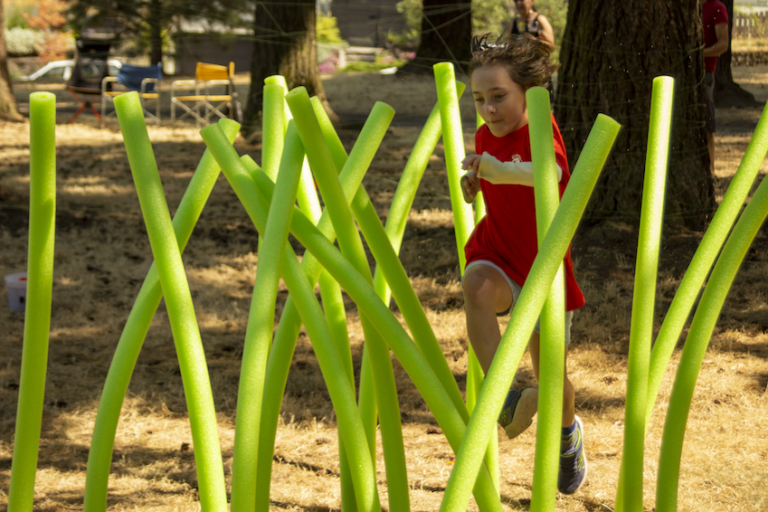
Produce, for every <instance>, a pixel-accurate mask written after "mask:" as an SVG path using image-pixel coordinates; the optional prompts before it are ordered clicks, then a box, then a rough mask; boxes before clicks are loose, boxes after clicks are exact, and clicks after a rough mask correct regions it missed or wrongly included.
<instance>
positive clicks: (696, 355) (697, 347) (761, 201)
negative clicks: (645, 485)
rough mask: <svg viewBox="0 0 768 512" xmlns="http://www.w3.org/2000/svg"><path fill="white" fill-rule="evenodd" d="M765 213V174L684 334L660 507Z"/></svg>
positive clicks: (665, 441) (664, 449)
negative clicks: (716, 335)
mask: <svg viewBox="0 0 768 512" xmlns="http://www.w3.org/2000/svg"><path fill="white" fill-rule="evenodd" d="M766 215H768V180H766V179H765V178H763V181H762V183H760V186H759V187H758V188H757V190H756V191H755V194H754V195H753V196H752V199H750V201H749V204H747V207H746V208H745V209H744V213H742V214H741V218H739V221H738V222H737V223H736V226H735V227H734V228H733V233H731V236H729V237H728V242H726V244H725V247H723V252H722V254H721V255H720V257H719V258H718V259H717V263H716V264H715V268H714V269H713V270H712V276H711V277H710V278H709V282H708V283H707V286H706V288H704V293H703V294H702V296H701V301H700V302H699V307H698V308H697V309H696V314H695V315H694V317H693V322H692V323H691V330H690V331H689V332H688V336H687V337H686V340H685V346H684V347H683V354H682V356H681V358H680V364H679V366H678V369H677V376H676V377H675V384H674V386H673V388H672V395H671V396H670V398H669V407H668V408H667V419H666V421H665V422H664V435H663V437H662V440H661V455H660V457H659V476H658V482H657V486H656V510H657V511H658V512H673V511H675V510H677V491H678V485H679V480H680V460H681V458H682V452H683V440H684V436H685V428H686V424H687V421H688V413H689V411H690V408H691V400H692V399H693V392H694V389H695V387H696V380H697V379H698V376H699V371H700V370H701V365H702V363H703V362H704V356H705V354H706V351H707V346H708V345H709V340H710V339H711V337H712V332H713V331H714V329H715V325H716V324H717V319H718V317H719V316H720V311H721V310H722V307H723V304H724V303H725V299H726V297H727V296H728V291H729V290H730V288H731V285H732V284H733V279H734V278H735V277H736V273H737V272H738V270H739V267H740V266H741V263H742V262H743V261H744V256H745V255H746V254H747V250H748V249H749V246H750V245H751V244H752V241H753V240H754V239H755V237H756V236H757V233H758V232H759V231H760V227H761V226H762V225H763V222H765V218H766Z"/></svg>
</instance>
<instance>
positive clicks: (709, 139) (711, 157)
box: [707, 131, 715, 176]
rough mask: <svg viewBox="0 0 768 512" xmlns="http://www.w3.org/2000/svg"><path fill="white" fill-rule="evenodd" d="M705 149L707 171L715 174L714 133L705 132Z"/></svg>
mask: <svg viewBox="0 0 768 512" xmlns="http://www.w3.org/2000/svg"><path fill="white" fill-rule="evenodd" d="M707 149H708V150H709V173H710V174H711V175H712V176H714V175H715V134H714V133H713V132H709V131H708V132H707Z"/></svg>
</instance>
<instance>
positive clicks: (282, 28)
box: [242, 0, 338, 135]
mask: <svg viewBox="0 0 768 512" xmlns="http://www.w3.org/2000/svg"><path fill="white" fill-rule="evenodd" d="M272 75H283V76H284V77H285V80H286V81H287V82H288V88H289V89H293V88H295V87H298V86H304V87H306V88H307V92H308V93H309V95H310V96H315V95H316V96H317V97H318V98H320V100H321V101H322V103H323V105H324V106H325V110H326V111H327V112H328V115H329V116H330V117H331V120H333V121H338V117H337V116H336V114H335V113H334V112H333V110H332V109H331V108H330V106H329V105H328V100H327V98H326V96H325V91H324V90H323V84H322V82H321V81H320V71H319V70H318V67H317V45H316V40H315V1H314V0H298V1H294V2H286V3H285V4H283V3H277V2H274V3H268V4H266V5H265V4H264V3H261V2H258V3H257V4H256V13H255V21H254V43H253V60H252V61H251V89H250V91H249V93H248V101H247V105H246V107H245V113H244V118H243V128H242V131H243V133H244V134H245V135H250V134H251V133H253V132H254V131H256V130H257V129H258V128H259V124H260V120H259V117H260V116H259V114H260V113H261V110H262V105H263V104H264V98H263V87H264V79H265V78H267V77H268V76H272Z"/></svg>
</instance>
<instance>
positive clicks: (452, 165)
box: [432, 62, 499, 489]
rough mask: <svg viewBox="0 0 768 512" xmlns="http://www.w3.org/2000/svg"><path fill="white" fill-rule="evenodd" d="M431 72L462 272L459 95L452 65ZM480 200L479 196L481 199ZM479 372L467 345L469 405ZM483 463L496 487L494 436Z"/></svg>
mask: <svg viewBox="0 0 768 512" xmlns="http://www.w3.org/2000/svg"><path fill="white" fill-rule="evenodd" d="M432 67H433V69H434V73H435V84H436V86H437V100H438V104H439V105H440V120H441V123H442V128H443V148H444V151H445V168H446V175H447V179H448V190H449V191H450V196H451V210H452V211H453V226H454V233H455V235H456V249H457V250H458V254H459V272H460V273H461V275H462V276H463V275H464V267H466V265H467V259H466V255H465V254H464V246H466V245H467V241H468V240H469V236H470V234H472V230H473V229H474V227H475V219H474V217H473V215H472V205H470V204H468V203H466V202H464V195H463V194H462V192H461V176H462V169H461V161H462V160H463V159H464V157H465V152H464V136H463V134H462V131H461V129H462V125H461V110H460V109H459V98H458V95H457V94H456V89H455V87H454V86H453V84H454V83H455V81H456V77H455V74H454V71H453V64H451V63H450V62H440V63H438V64H435V65H434V66H432ZM481 201H482V199H481ZM482 382H483V373H482V371H481V367H480V362H479V361H478V360H477V356H476V355H475V351H474V350H473V349H472V345H471V343H470V344H469V358H468V364H467V404H468V405H472V407H473V408H474V403H475V400H476V397H477V392H478V390H479V389H480V387H481V386H482ZM487 464H488V466H489V468H490V470H491V474H492V475H493V481H494V483H495V484H496V488H497V489H498V488H499V450H498V438H497V440H496V442H495V443H491V444H490V445H489V446H488V456H487Z"/></svg>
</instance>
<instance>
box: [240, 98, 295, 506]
mask: <svg viewBox="0 0 768 512" xmlns="http://www.w3.org/2000/svg"><path fill="white" fill-rule="evenodd" d="M267 87H270V86H267ZM272 87H278V86H272ZM280 89H281V91H282V88H280ZM280 100H281V102H282V92H281V97H280ZM280 107H281V109H282V104H281V105H280ZM280 115H281V116H282V112H280ZM274 129H277V128H274ZM279 161H280V169H279V173H277V176H278V179H277V186H276V187H275V201H273V202H272V205H271V207H270V210H269V216H268V217H267V225H266V227H265V230H264V234H263V237H261V239H262V243H261V246H260V250H259V266H258V269H257V272H256V280H255V282H254V285H253V295H252V298H251V308H250V312H249V314H248V325H247V327H246V333H245V344H244V347H243V359H242V365H241V371H240V382H239V388H238V394H237V415H236V422H235V447H234V455H233V461H232V503H231V510H232V512H252V511H253V510H254V507H255V504H256V464H254V461H255V460H256V459H257V456H258V440H259V429H260V426H261V425H260V418H261V405H262V399H263V391H264V379H265V373H266V366H267V358H268V356H269V349H270V346H271V344H272V331H273V329H274V318H275V302H276V300H277V288H278V285H279V282H280V274H281V273H282V266H281V265H282V261H283V256H284V255H285V245H286V244H285V242H286V240H287V239H288V226H289V225H290V222H291V216H292V214H293V205H294V203H295V202H296V189H297V187H298V184H299V178H300V176H301V165H302V162H303V161H304V147H303V146H302V144H301V138H300V137H299V133H298V131H297V130H296V127H295V125H294V124H293V122H291V123H289V126H288V131H287V133H286V136H285V144H284V151H283V155H282V157H281V158H280V160H279Z"/></svg>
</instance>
